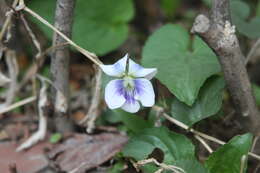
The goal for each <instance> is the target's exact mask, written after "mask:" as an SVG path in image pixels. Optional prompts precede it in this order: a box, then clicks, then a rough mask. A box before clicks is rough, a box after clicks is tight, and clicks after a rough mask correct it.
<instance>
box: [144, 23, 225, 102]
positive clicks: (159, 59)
mask: <svg viewBox="0 0 260 173" xmlns="http://www.w3.org/2000/svg"><path fill="white" fill-rule="evenodd" d="M189 45H190V38H189V34H188V32H187V31H186V30H185V29H184V28H182V27H181V26H179V25H173V24H167V25H165V26H163V27H161V28H160V29H159V30H157V31H156V32H155V33H154V34H153V35H152V36H150V37H149V39H148V41H147V42H146V44H145V47H144V49H143V59H142V62H143V65H144V66H147V67H157V68H158V74H157V78H158V79H159V80H160V81H161V82H162V83H163V84H164V85H165V86H166V87H167V88H168V89H169V90H170V91H171V92H172V93H173V94H174V95H175V96H176V97H177V98H178V99H179V100H180V101H182V102H185V103H186V104H188V105H192V104H193V103H194V101H195V99H196V98H197V95H198V92H199V89H200V87H201V86H202V85H203V83H204V82H205V81H206V79H207V78H209V77H210V76H212V75H214V74H216V73H218V72H220V66H219V64H218V62H217V58H216V56H215V54H214V53H213V52H212V51H211V49H210V48H209V47H208V46H207V45H206V44H205V43H204V42H203V41H202V40H201V39H199V38H198V37H195V39H194V42H193V52H190V51H189V50H188V48H189Z"/></svg>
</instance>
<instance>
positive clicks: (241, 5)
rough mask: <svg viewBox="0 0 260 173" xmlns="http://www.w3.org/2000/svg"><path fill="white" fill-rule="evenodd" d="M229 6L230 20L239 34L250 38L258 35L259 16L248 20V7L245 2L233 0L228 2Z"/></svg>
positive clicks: (259, 35)
mask: <svg viewBox="0 0 260 173" xmlns="http://www.w3.org/2000/svg"><path fill="white" fill-rule="evenodd" d="M230 8H231V18H232V21H233V23H234V24H235V26H236V27H237V29H238V31H239V32H240V33H241V34H243V35H245V36H247V37H249V38H252V39H254V38H258V37H260V30H259V27H260V17H259V16H256V17H254V18H252V19H251V20H248V18H249V16H250V8H249V6H248V5H247V4H246V3H245V2H243V1H240V0H233V1H231V3H230Z"/></svg>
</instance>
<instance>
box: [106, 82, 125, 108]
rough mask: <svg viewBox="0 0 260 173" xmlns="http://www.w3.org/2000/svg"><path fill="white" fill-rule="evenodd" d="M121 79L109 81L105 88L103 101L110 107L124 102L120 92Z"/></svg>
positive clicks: (119, 105)
mask: <svg viewBox="0 0 260 173" xmlns="http://www.w3.org/2000/svg"><path fill="white" fill-rule="evenodd" d="M122 82H123V81H122V80H119V79H116V80H112V81H110V82H109V83H108V84H107V86H106V88H105V101H106V103H107V105H108V107H109V108H110V109H116V108H119V107H121V106H122V105H123V104H124V103H125V101H126V100H125V98H124V96H123V95H122V94H121V93H120V88H121V87H122V86H121V84H122Z"/></svg>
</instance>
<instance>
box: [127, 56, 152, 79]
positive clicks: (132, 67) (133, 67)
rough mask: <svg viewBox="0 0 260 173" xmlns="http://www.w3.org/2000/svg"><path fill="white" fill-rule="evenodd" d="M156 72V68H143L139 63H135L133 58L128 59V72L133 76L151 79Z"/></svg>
mask: <svg viewBox="0 0 260 173" xmlns="http://www.w3.org/2000/svg"><path fill="white" fill-rule="evenodd" d="M156 73H157V69H156V68H144V67H142V66H141V65H139V64H137V63H135V62H134V61H133V60H131V59H129V74H130V75H133V76H134V77H144V78H146V79H148V80H151V79H152V78H153V77H154V76H155V75H156Z"/></svg>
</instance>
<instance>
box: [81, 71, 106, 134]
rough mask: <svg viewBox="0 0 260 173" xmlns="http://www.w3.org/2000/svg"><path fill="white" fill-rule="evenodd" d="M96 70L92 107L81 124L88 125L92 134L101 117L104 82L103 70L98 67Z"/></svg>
mask: <svg viewBox="0 0 260 173" xmlns="http://www.w3.org/2000/svg"><path fill="white" fill-rule="evenodd" d="M95 69H96V76H95V87H94V92H93V93H94V94H93V96H92V100H91V105H90V107H89V109H88V112H87V114H86V115H85V117H84V119H82V120H81V122H80V124H86V127H87V129H86V131H87V132H88V133H91V132H92V131H93V129H94V128H95V120H96V119H97V117H98V115H99V110H98V106H99V102H100V96H101V82H102V70H101V69H100V68H98V67H95Z"/></svg>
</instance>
